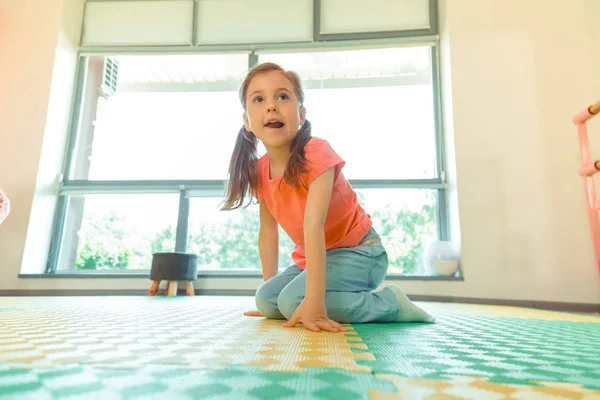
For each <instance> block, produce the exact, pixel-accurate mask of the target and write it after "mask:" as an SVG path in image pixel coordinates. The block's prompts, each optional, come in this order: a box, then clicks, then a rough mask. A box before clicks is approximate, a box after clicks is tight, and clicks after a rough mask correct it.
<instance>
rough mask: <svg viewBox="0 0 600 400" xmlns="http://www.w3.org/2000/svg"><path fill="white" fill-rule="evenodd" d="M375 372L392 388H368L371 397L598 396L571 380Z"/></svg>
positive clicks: (559, 399) (541, 399)
mask: <svg viewBox="0 0 600 400" xmlns="http://www.w3.org/2000/svg"><path fill="white" fill-rule="evenodd" d="M375 376H376V377H377V378H379V379H384V380H388V381H390V382H391V383H393V384H394V386H395V388H396V392H395V393H391V392H390V391H388V390H382V389H371V390H369V397H370V399H372V400H400V399H402V400H417V399H419V400H420V399H423V400H435V399H444V400H450V399H493V400H501V399H524V400H526V399H531V400H533V399H536V400H567V399H580V400H584V399H585V400H593V399H595V400H598V399H600V390H589V389H585V388H583V387H582V386H581V385H577V384H572V383H556V382H534V383H535V385H518V384H503V383H495V382H489V381H487V380H486V379H485V378H481V377H470V376H448V377H447V379H446V380H439V379H424V378H405V377H402V376H399V375H387V374H376V375H375Z"/></svg>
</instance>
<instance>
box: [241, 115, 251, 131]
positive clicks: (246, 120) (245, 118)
mask: <svg viewBox="0 0 600 400" xmlns="http://www.w3.org/2000/svg"><path fill="white" fill-rule="evenodd" d="M242 118H243V119H244V127H245V128H246V130H247V131H248V132H252V129H251V128H250V121H248V114H246V113H244V114H242Z"/></svg>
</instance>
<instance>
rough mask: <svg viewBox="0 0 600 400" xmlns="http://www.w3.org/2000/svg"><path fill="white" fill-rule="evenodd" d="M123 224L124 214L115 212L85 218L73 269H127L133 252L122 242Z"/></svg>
mask: <svg viewBox="0 0 600 400" xmlns="http://www.w3.org/2000/svg"><path fill="white" fill-rule="evenodd" d="M124 224H125V218H124V217H122V216H118V215H116V214H114V213H111V214H109V215H106V216H103V217H99V218H90V219H84V220H83V222H82V227H81V234H82V237H81V239H82V240H80V242H79V244H80V248H79V249H78V251H77V258H76V260H75V269H78V270H115V269H116V270H122V269H127V267H128V265H129V261H130V258H131V254H132V252H131V250H130V249H129V248H128V247H127V246H126V244H125V243H124V242H123V239H124V238H125V230H124Z"/></svg>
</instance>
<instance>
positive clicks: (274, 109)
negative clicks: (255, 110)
mask: <svg viewBox="0 0 600 400" xmlns="http://www.w3.org/2000/svg"><path fill="white" fill-rule="evenodd" d="M276 111H277V108H276V107H275V106H270V107H267V112H276Z"/></svg>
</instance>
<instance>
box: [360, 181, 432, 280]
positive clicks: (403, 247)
mask: <svg viewBox="0 0 600 400" xmlns="http://www.w3.org/2000/svg"><path fill="white" fill-rule="evenodd" d="M357 193H358V198H359V201H360V203H361V204H362V205H363V207H364V208H365V210H366V211H367V213H369V214H370V215H371V218H372V219H373V227H374V228H375V230H376V231H377V233H378V234H379V235H380V236H381V241H382V242H383V245H384V246H385V248H386V250H387V252H388V257H389V262H390V265H389V268H388V274H403V275H427V272H426V271H425V267H424V265H423V251H424V249H425V246H426V245H427V243H429V242H430V241H431V240H437V238H438V237H439V236H438V232H439V229H438V222H437V221H438V219H437V215H438V206H437V190H430V189H359V190H357Z"/></svg>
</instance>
